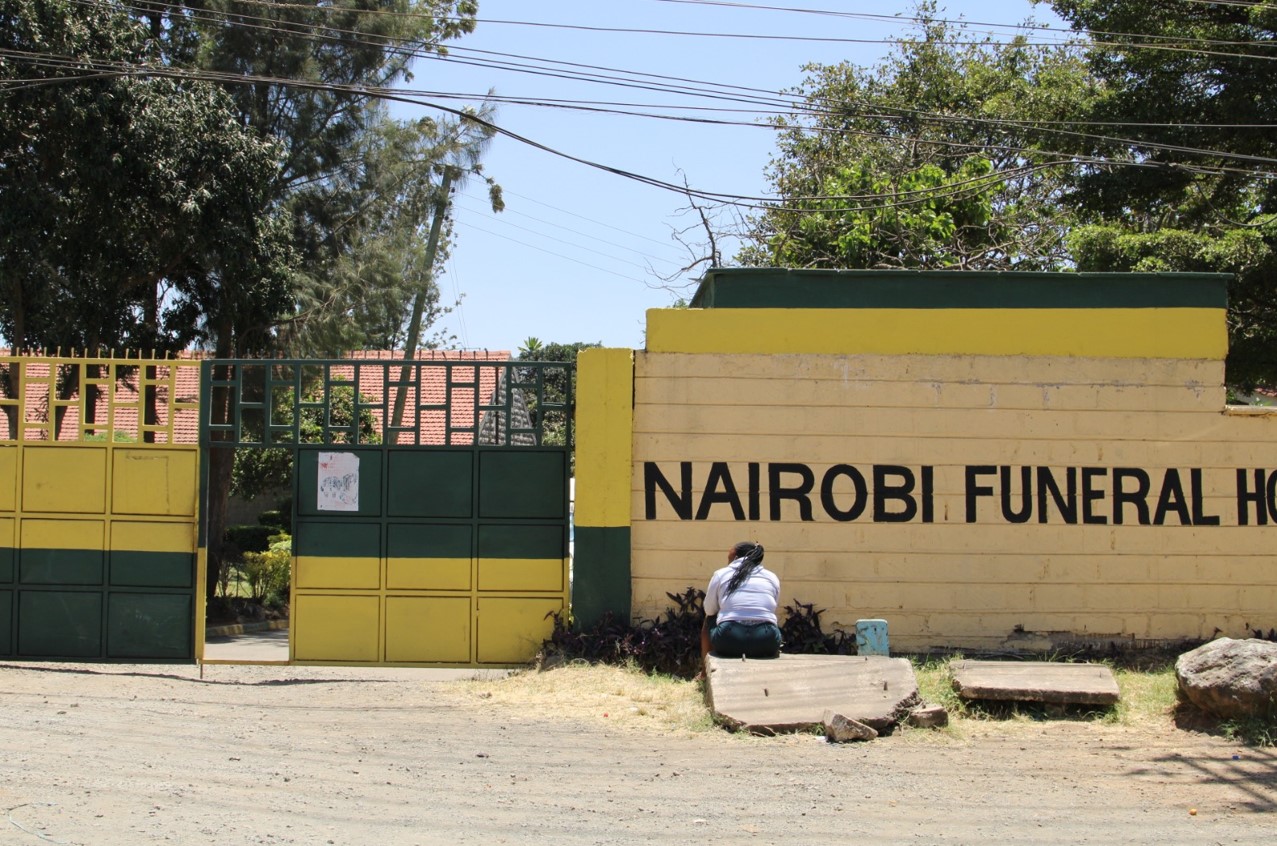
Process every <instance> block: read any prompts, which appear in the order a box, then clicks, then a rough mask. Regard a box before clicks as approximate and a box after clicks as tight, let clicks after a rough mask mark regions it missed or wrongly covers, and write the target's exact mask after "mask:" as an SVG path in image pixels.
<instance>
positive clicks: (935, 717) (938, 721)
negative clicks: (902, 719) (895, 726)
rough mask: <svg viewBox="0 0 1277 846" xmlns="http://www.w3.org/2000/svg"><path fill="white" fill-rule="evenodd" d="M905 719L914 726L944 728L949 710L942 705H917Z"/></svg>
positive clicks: (947, 721) (947, 722) (947, 720)
mask: <svg viewBox="0 0 1277 846" xmlns="http://www.w3.org/2000/svg"><path fill="white" fill-rule="evenodd" d="M906 719H907V722H908V723H909V725H911V726H913V727H914V728H924V729H929V728H944V727H945V726H947V725H949V712H948V711H946V710H945V709H944V706H943V705H931V704H927V705H919V706H918V707H917V708H914V709H913V710H912V711H910V712H909V716H908V717H907V718H906Z"/></svg>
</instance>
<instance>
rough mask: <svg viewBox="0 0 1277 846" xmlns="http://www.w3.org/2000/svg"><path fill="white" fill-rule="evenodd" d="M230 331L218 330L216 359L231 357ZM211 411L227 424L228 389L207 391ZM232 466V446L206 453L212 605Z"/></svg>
mask: <svg viewBox="0 0 1277 846" xmlns="http://www.w3.org/2000/svg"><path fill="white" fill-rule="evenodd" d="M230 339H231V330H230V328H229V327H227V326H221V327H219V331H218V333H217V340H216V343H215V345H214V349H213V355H214V356H215V357H216V358H230V357H231V353H232V350H233V345H232V343H231V340H230ZM228 370H229V366H228V365H218V366H217V367H215V368H214V369H213V377H214V378H215V379H219V380H220V379H224V378H225V377H226V376H227V371H228ZM209 402H210V403H211V405H212V408H210V409H209V410H208V413H209V414H211V415H212V422H214V423H226V422H228V421H229V420H230V419H231V415H232V412H233V409H232V403H233V402H234V397H232V396H231V393H230V391H229V389H226V388H218V389H216V390H214V391H210V392H209ZM234 466H235V450H234V448H232V447H218V448H210V449H209V450H208V495H207V498H206V503H207V507H206V512H205V523H204V526H205V530H206V535H205V543H206V544H207V548H208V572H207V573H205V588H206V591H207V592H206V593H205V596H206V597H207V601H208V602H211V601H212V599H213V597H214V596H215V595H216V593H217V575H218V573H220V572H221V568H222V563H223V561H222V557H223V556H222V542H223V539H224V538H225V535H226V506H227V501H228V500H229V499H230V495H231V470H232V469H233V468H234Z"/></svg>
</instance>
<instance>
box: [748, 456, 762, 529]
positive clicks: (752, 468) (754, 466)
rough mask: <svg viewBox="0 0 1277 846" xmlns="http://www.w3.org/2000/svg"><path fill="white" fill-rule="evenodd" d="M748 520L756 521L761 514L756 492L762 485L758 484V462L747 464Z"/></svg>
mask: <svg viewBox="0 0 1277 846" xmlns="http://www.w3.org/2000/svg"><path fill="white" fill-rule="evenodd" d="M748 466H749V519H750V520H753V521H755V522H756V521H757V520H758V519H759V514H761V513H762V512H760V511H759V508H758V492H759V490H760V489H761V488H762V485H760V484H759V483H758V481H759V477H758V462H757V461H751V462H749V465H748Z"/></svg>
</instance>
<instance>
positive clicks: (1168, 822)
mask: <svg viewBox="0 0 1277 846" xmlns="http://www.w3.org/2000/svg"><path fill="white" fill-rule="evenodd" d="M476 684H478V683H477V682H470V683H464V682H462V683H458V682H455V681H454V682H447V681H443V680H441V679H440V676H439V674H438V673H434V672H432V671H423V670H393V669H382V670H377V669H367V670H354V669H348V668H325V667H319V668H311V667H260V666H207V667H205V669H204V677H203V678H202V679H201V678H200V671H199V670H198V669H197V668H195V667H184V666H182V667H155V666H121V665H112V666H94V665H74V664H71V665H52V664H51V665H37V664H6V665H0V750H2V752H0V813H3V814H4V817H3V818H0V844H31V845H32V846H39V844H41V843H54V844H84V846H113V844H128V846H137V844H151V843H191V844H203V843H216V844H219V846H237V845H238V844H284V843H297V844H351V846H369V844H455V843H474V844H493V843H554V844H556V846H571V844H630V843H642V844H661V843H671V844H673V843H679V844H683V843H690V842H697V841H703V842H714V843H727V844H735V843H758V844H766V843H775V844H786V846H792V844H806V843H822V844H823V843H857V842H871V843H875V844H889V843H909V844H931V843H936V844H963V843H1015V844H1045V843H1052V844H1066V843H1067V844H1078V843H1097V844H1109V843H1113V844H1118V843H1120V844H1159V846H1160V845H1161V844H1215V843H1247V844H1252V843H1253V844H1259V843H1272V842H1274V841H1275V840H1277V750H1272V749H1256V748H1251V747H1245V746H1241V745H1239V744H1236V743H1230V742H1228V741H1225V740H1222V739H1219V738H1214V737H1210V736H1206V735H1201V734H1196V733H1192V732H1185V731H1181V730H1178V729H1176V728H1174V726H1171V725H1169V724H1168V725H1167V726H1164V727H1158V728H1154V729H1131V728H1129V727H1121V726H1114V725H1110V724H1107V723H1103V722H1068V721H1061V722H1039V723H1033V722H987V723H975V724H974V725H972V726H971V727H970V728H964V730H963V734H962V735H961V736H957V737H955V736H951V735H949V734H944V733H933V732H921V731H910V732H905V733H901V734H898V735H896V736H892V737H886V738H880V739H878V740H876V741H873V742H870V743H861V744H851V745H844V746H837V745H830V744H827V743H825V741H824V740H823V739H821V738H818V737H815V736H810V735H803V736H789V737H779V738H747V737H740V736H736V735H730V734H728V733H726V732H719V731H716V730H711V731H701V732H689V731H676V730H672V729H669V728H662V727H661V725H660V724H659V723H654V724H647V723H643V722H641V721H635V720H631V721H628V722H623V721H621V720H618V719H614V718H610V717H605V716H603V714H602V713H600V712H599V709H598V708H597V707H593V706H590V705H584V704H583V705H582V707H581V708H580V709H579V712H576V713H574V712H571V711H569V712H567V713H564V712H563V711H562V710H561V709H560V710H555V711H554V712H549V711H548V710H545V709H540V708H537V707H535V705H529V706H520V705H519V704H518V703H513V704H512V703H509V702H505V701H497V700H494V699H490V698H484V694H478V693H476V692H475V691H473V690H470V689H468V687H469V686H470V685H476ZM489 695H490V694H489ZM615 716H620V714H619V713H618V714H617V715H615ZM1194 812H1195V813H1194Z"/></svg>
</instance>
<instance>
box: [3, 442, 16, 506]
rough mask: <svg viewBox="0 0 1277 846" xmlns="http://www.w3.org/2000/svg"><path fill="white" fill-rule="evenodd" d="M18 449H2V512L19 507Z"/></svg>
mask: <svg viewBox="0 0 1277 846" xmlns="http://www.w3.org/2000/svg"><path fill="white" fill-rule="evenodd" d="M17 497H18V448H17V447H11V446H10V447H0V511H13V510H15V509H17V507H18V498H17Z"/></svg>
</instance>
